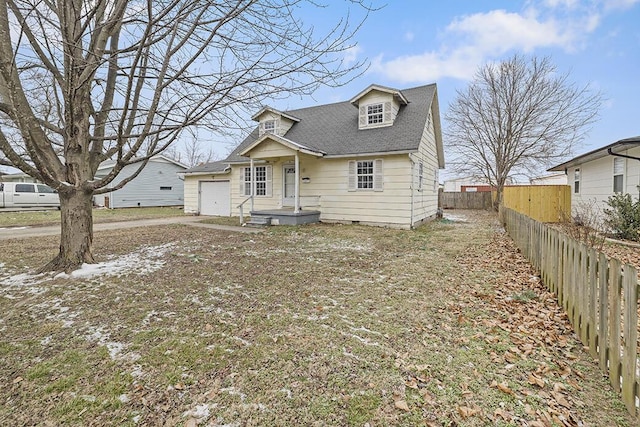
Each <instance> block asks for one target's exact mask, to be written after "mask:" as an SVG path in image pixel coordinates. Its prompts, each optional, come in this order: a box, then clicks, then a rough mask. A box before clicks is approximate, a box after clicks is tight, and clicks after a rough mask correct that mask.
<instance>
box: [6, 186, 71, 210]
mask: <svg viewBox="0 0 640 427" xmlns="http://www.w3.org/2000/svg"><path fill="white" fill-rule="evenodd" d="M37 207H43V208H44V207H49V208H60V198H59V197H58V193H57V192H56V191H55V190H54V189H53V188H51V187H49V186H48V185H44V184H34V183H31V182H0V208H37Z"/></svg>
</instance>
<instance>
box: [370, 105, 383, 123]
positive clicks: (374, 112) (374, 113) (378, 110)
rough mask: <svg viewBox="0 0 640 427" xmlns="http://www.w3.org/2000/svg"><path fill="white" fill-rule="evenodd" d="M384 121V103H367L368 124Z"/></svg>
mask: <svg viewBox="0 0 640 427" xmlns="http://www.w3.org/2000/svg"><path fill="white" fill-rule="evenodd" d="M383 121H384V107H383V104H382V103H380V104H372V105H367V124H369V125H375V124H378V123H382V122H383Z"/></svg>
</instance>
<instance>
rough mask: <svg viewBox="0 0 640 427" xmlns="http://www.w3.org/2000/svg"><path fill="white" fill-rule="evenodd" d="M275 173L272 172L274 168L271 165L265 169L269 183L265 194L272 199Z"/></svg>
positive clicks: (266, 185)
mask: <svg viewBox="0 0 640 427" xmlns="http://www.w3.org/2000/svg"><path fill="white" fill-rule="evenodd" d="M272 177H273V171H272V166H271V165H267V166H266V167H265V179H266V180H267V182H266V183H265V187H266V189H265V192H266V196H267V197H271V196H272V194H273V191H272V187H273V185H272V183H273V178H272Z"/></svg>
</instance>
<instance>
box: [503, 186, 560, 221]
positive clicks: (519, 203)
mask: <svg viewBox="0 0 640 427" xmlns="http://www.w3.org/2000/svg"><path fill="white" fill-rule="evenodd" d="M502 204H503V205H504V207H506V208H509V209H513V210H514V211H516V212H520V213H523V214H525V215H527V216H529V217H530V218H533V219H535V220H536V221H540V222H561V221H563V220H566V219H567V218H571V216H570V215H571V187H570V186H568V185H515V186H510V187H504V193H503V194H502Z"/></svg>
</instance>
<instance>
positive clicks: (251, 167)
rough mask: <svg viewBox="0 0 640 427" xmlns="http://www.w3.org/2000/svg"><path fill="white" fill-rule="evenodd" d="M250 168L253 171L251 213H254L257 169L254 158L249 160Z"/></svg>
mask: <svg viewBox="0 0 640 427" xmlns="http://www.w3.org/2000/svg"><path fill="white" fill-rule="evenodd" d="M249 168H250V169H251V190H250V192H251V194H249V196H251V212H253V196H254V195H255V194H256V168H255V166H254V165H253V157H250V158H249Z"/></svg>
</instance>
